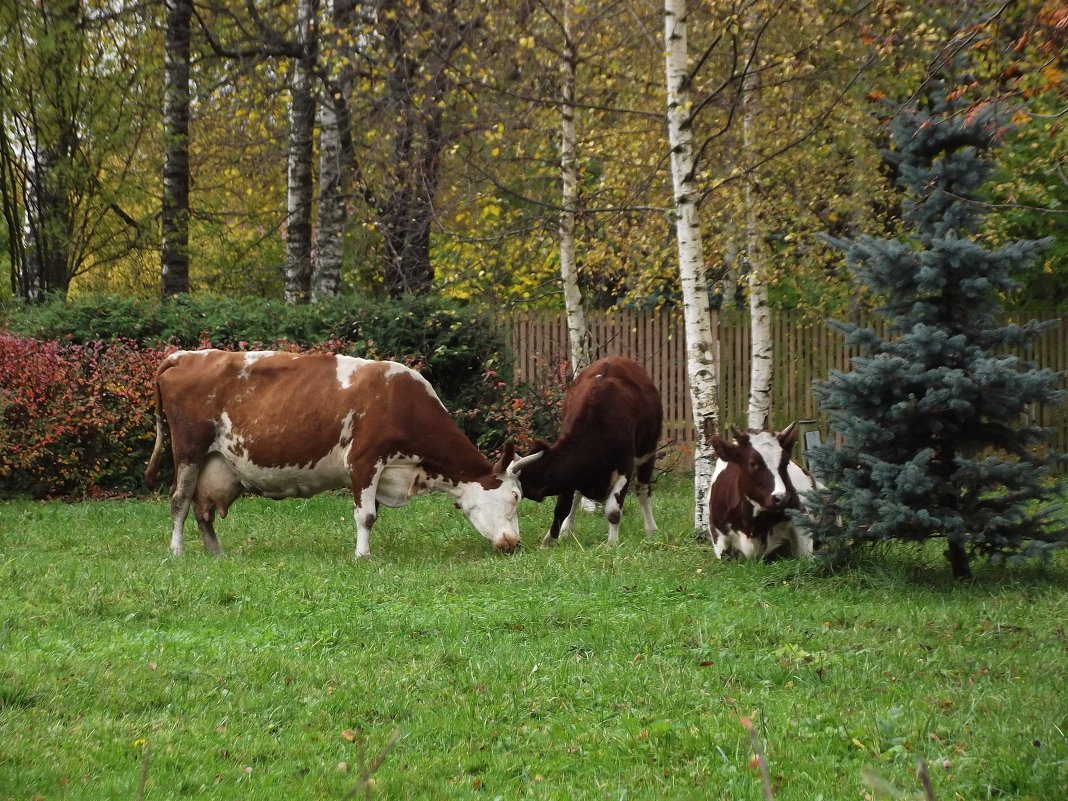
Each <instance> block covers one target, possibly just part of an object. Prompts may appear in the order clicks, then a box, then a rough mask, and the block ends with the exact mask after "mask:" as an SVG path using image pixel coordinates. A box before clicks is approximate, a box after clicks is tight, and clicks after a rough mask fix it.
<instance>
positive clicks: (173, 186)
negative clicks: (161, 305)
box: [160, 0, 193, 298]
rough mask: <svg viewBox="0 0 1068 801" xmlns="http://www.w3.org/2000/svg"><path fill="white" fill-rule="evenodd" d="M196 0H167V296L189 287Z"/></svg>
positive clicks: (163, 270)
mask: <svg viewBox="0 0 1068 801" xmlns="http://www.w3.org/2000/svg"><path fill="white" fill-rule="evenodd" d="M192 18H193V2H192V0H167V26H166V27H167V29H166V34H165V39H166V53H165V56H164V59H165V62H166V64H165V68H164V69H165V86H164V90H163V206H162V208H161V209H160V222H161V228H162V234H163V238H162V242H161V246H160V286H161V291H162V294H163V297H165V298H166V297H170V296H171V295H178V294H182V293H186V292H189V63H190V55H189V53H190V50H189V40H190V36H191V34H192Z"/></svg>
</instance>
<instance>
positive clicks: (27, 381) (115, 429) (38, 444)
mask: <svg viewBox="0 0 1068 801" xmlns="http://www.w3.org/2000/svg"><path fill="white" fill-rule="evenodd" d="M170 350H173V348H168V349H160V348H144V347H140V346H138V345H137V344H135V343H133V342H123V341H117V342H109V343H103V342H92V343H88V344H84V345H75V344H69V343H63V342H55V341H42V340H38V339H32V338H28V337H20V336H14V335H12V334H8V333H0V489H2V491H4V492H22V493H27V494H30V495H34V496H36V497H67V498H73V497H86V496H88V497H94V496H100V495H104V494H108V493H115V492H131V491H136V490H137V489H139V488H140V484H141V475H142V472H141V471H142V470H143V468H144V464H145V462H147V461H148V457H149V454H150V453H151V451H152V444H153V442H154V440H155V419H154V413H155V412H154V409H155V398H154V393H153V389H152V386H153V384H152V379H153V377H154V375H155V371H156V366H157V365H158V364H159V362H160V360H161V359H162V358H163V357H164V355H166V354H167V353H168V352H170Z"/></svg>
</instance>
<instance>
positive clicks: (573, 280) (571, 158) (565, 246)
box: [560, 0, 593, 375]
mask: <svg viewBox="0 0 1068 801" xmlns="http://www.w3.org/2000/svg"><path fill="white" fill-rule="evenodd" d="M574 13H575V10H574V4H573V3H572V0H564V6H563V10H562V12H561V20H560V27H561V33H562V34H563V40H564V47H563V52H562V53H561V54H560V67H561V72H562V75H561V84H560V185H561V194H562V197H561V208H560V277H561V279H562V281H563V286H564V309H565V310H566V312H567V333H568V341H569V342H570V343H571V370H572V371H573V372H574V373H575V374H576V375H577V374H578V373H579V371H580V370H582V368H584V367H586V366H588V365H589V364H590V362H591V360H592V353H593V342H592V339H591V337H590V329H589V326H587V324H586V309H585V305H584V304H583V301H582V290H581V289H580V287H579V275H578V262H577V258H576V254H575V217H576V216H577V214H578V154H577V152H576V151H577V150H578V137H577V135H576V132H575V114H576V113H577V111H578V109H577V107H576V105H575V80H576V73H577V71H578V61H579V55H578V44H577V42H576V35H575V24H574Z"/></svg>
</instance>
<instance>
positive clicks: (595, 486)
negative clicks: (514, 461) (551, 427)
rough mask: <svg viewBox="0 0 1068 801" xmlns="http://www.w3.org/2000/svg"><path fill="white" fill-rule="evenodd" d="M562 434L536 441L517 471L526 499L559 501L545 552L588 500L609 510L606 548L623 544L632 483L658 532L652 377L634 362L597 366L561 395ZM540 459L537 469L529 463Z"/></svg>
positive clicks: (657, 418) (658, 410)
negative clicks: (654, 502) (622, 527)
mask: <svg viewBox="0 0 1068 801" xmlns="http://www.w3.org/2000/svg"><path fill="white" fill-rule="evenodd" d="M562 418H563V419H562V423H561V427H560V435H559V436H558V437H557V439H556V441H555V442H554V443H553V444H552V445H549V444H548V443H545V442H541V441H539V442H538V443H537V445H536V447H535V449H534V451H533V453H531V454H530V455H528V456H527V457H525V458H524V459H523V460H522V461H521V462H520V464H521V465H522V472H521V473H520V475H519V480H520V483H522V485H523V495H524V497H527V498H530V499H531V500H534V501H539V502H540V501H541V500H543V499H544V498H545V497H546V496H548V495H558V496H559V497H558V498H557V501H556V509H555V510H554V512H553V522H552V525H551V527H550V528H549V533H548V534H546V535H545V538H544V539H543V540H542V545H546V546H547V545H551V544H553V543H555V542H556V540H557V539H558V538H559V536H560V532H561V531H564V532H565V533H566V532H569V531H571V529H572V525H573V522H574V514H575V509H576V507H577V506H578V502H579V499H580V498H581V497H583V496H585V497H586V498H589V499H590V500H593V501H599V502H603V503H604V504H605V516H606V517H607V518H608V542H609V544H611V545H614V544H615V543H616V542H618V541H619V519H620V517H621V515H622V511H623V499H624V497H626V494H627V489H628V486H629V483H630V481H631V480H632V479H633V480H634V481H635V483H636V484H637V494H638V503H639V504H640V505H641V509H642V514H643V516H644V517H645V531H646V533H647V534H648V533H651V532H653V531H656V521H654V520H653V510H652V505H651V503H650V492H651V488H650V484H651V480H652V476H653V465H654V462H655V460H656V446H657V443H658V442H659V440H660V429H661V426H662V425H663V420H664V412H663V408H662V407H661V404H660V394H659V393H658V392H657V391H656V386H655V385H654V384H653V381H652V379H651V378H650V377H649V375H648V373H646V372H645V370H643V369H642V368H641V367H640V366H639V365H638V364H636V363H635V362H632V361H631V360H630V359H621V358H607V359H601V360H600V361H597V362H594V363H593V364H591V365H590V366H589V367H587V368H586V369H585V370H583V371H582V372H580V373H579V374H578V375H577V376H575V380H574V381H572V382H571V385H570V386H569V387H568V388H567V393H566V394H565V395H564V405H563V411H562ZM538 455H541V458H540V459H539V460H538V461H536V462H533V463H529V462H528V461H527V460H528V459H532V458H533V457H535V456H538Z"/></svg>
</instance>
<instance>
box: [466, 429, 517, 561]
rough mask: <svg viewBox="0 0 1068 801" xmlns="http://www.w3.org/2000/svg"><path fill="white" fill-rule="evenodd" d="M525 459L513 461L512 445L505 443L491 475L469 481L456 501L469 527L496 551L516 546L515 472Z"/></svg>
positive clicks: (505, 550)
mask: <svg viewBox="0 0 1068 801" xmlns="http://www.w3.org/2000/svg"><path fill="white" fill-rule="evenodd" d="M528 460H530V457H527V458H526V459H516V458H515V446H514V445H513V444H512V443H511V442H509V443H507V444H506V445H505V446H504V450H503V452H502V453H501V458H500V459H498V460H497V463H496V464H495V465H494V466H493V473H492V474H490V475H487V476H483V477H482V478H481V479H479V480H478V481H473V482H471V483H470V484H469V485H468V486H467V487H465V489H464V491H463V493H462V494H461V495H460V497H459V499H458V500H457V503H456V505H457V506H459V507H460V509H461V510H462V511H463V513H464V514H465V515H466V516H467V519H468V520H470V521H471V525H473V526H474V527H475V529H476V530H477V531H478V533H479V534H481V535H482V536H483V537H485V538H486V539H488V540H489V541H490V542H492V543H493V549H494V550H496V551H502V552H504V553H511V552H512V551H514V550H515V549H516V547H518V545H519V515H518V514H517V510H518V507H519V501H520V500H522V498H523V490H522V487H521V486H520V484H519V470H520V469H522V466H523V463H524V462H527V461H528ZM531 461H532V460H531Z"/></svg>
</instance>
